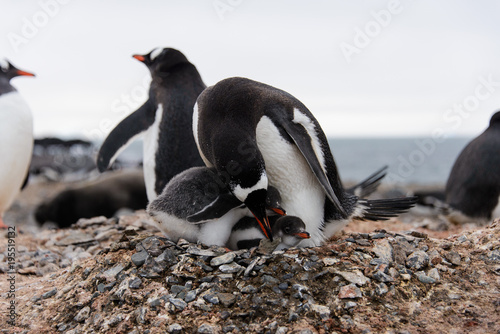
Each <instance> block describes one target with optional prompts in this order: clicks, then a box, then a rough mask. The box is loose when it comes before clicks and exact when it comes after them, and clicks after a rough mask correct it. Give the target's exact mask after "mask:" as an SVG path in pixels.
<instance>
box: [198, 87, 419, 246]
mask: <svg viewBox="0 0 500 334" xmlns="http://www.w3.org/2000/svg"><path fill="white" fill-rule="evenodd" d="M193 132H194V135H195V139H196V143H197V145H198V148H199V151H200V154H201V156H202V158H203V160H204V162H205V164H206V165H207V166H209V167H212V166H213V167H214V168H215V169H216V170H217V171H218V173H219V174H223V175H227V176H228V177H229V188H230V190H231V192H232V193H233V194H234V195H235V197H237V198H238V199H239V200H240V201H241V202H243V203H245V205H246V206H247V207H248V208H249V209H250V211H251V212H252V213H253V215H254V216H255V218H256V219H257V221H258V223H259V225H260V227H261V229H262V231H263V232H264V234H265V235H266V236H267V237H268V238H270V239H272V231H271V226H270V223H269V219H268V217H267V214H266V210H265V209H266V208H265V199H266V196H267V188H268V186H269V185H272V186H274V187H275V188H276V189H278V191H279V193H280V194H281V197H282V205H283V208H284V209H285V210H286V211H287V213H288V214H290V215H293V216H297V217H299V218H301V219H302V220H303V221H304V223H305V224H306V230H307V231H308V232H309V233H310V235H311V238H310V239H306V240H303V241H301V243H300V244H299V246H318V245H320V244H321V243H322V242H323V241H325V240H326V239H327V238H329V237H330V236H332V235H333V234H334V233H336V232H337V231H339V230H340V229H341V228H343V227H344V226H345V225H346V224H347V223H348V222H349V220H350V219H352V218H361V219H362V218H365V219H372V220H373V219H387V218H388V217H393V216H396V215H397V214H398V213H401V212H404V211H406V210H408V209H409V208H410V207H411V206H413V205H414V202H415V199H414V198H403V199H389V200H378V201H369V200H358V197H357V196H355V195H353V194H350V193H348V192H347V191H345V189H344V188H343V186H342V183H341V181H340V178H339V175H338V172H337V167H336V165H335V161H334V159H333V155H332V153H331V151H330V147H329V145H328V141H327V139H326V136H325V134H324V133H323V131H322V129H321V127H320V125H319V123H318V121H317V120H316V119H315V118H314V116H313V115H312V114H311V112H310V111H309V110H308V109H307V108H306V107H305V106H304V105H303V104H302V103H301V102H300V101H299V100H297V99H296V98H295V97H293V96H292V95H290V94H288V93H287V92H284V91H282V90H279V89H277V88H274V87H271V86H269V85H266V84H263V83H260V82H256V81H253V80H250V79H246V78H229V79H225V80H222V81H220V82H219V83H217V84H216V85H214V86H212V87H209V88H207V89H206V90H205V91H203V93H202V94H201V95H200V96H199V97H198V100H197V103H196V105H195V107H194V114H193Z"/></svg>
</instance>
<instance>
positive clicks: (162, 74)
mask: <svg viewBox="0 0 500 334" xmlns="http://www.w3.org/2000/svg"><path fill="white" fill-rule="evenodd" d="M133 57H134V58H135V59H137V60H139V61H141V62H143V63H144V64H145V65H146V66H147V67H148V69H149V71H150V72H151V77H152V81H151V86H150V89H149V99H148V100H147V101H146V102H145V103H144V104H143V105H142V106H141V107H140V108H139V109H137V110H136V111H134V112H133V113H132V114H131V115H129V116H128V117H127V118H125V119H124V120H123V121H122V122H120V123H119V124H118V125H117V126H116V127H115V128H114V129H113V130H112V131H111V133H110V134H109V135H108V137H107V138H106V139H105V141H104V143H103V144H102V146H101V149H100V151H99V154H98V156H97V166H98V169H99V171H101V172H102V171H104V170H106V169H107V168H108V167H109V165H110V164H111V163H112V162H113V161H114V160H115V158H116V157H117V156H118V154H119V153H120V152H121V151H122V150H123V149H124V148H125V147H126V146H127V144H128V143H130V142H131V141H132V140H133V139H134V138H135V137H136V136H137V135H139V134H141V133H143V132H145V137H144V157H143V165H144V179H145V181H146V189H147V194H148V199H149V200H150V201H152V200H154V199H155V198H156V197H157V196H158V195H159V194H160V193H161V191H162V190H163V188H164V187H165V185H166V184H167V182H168V181H169V180H170V179H171V178H172V177H174V176H175V175H177V174H179V173H180V172H182V171H184V170H185V169H188V168H190V167H193V166H202V165H203V161H202V160H201V158H200V156H199V153H198V150H197V149H196V145H195V143H194V138H193V134H192V132H191V122H192V115H193V106H194V103H195V101H196V98H197V97H198V95H199V94H200V93H201V92H202V91H203V89H205V84H204V83H203V81H202V80H201V77H200V74H199V73H198V71H197V70H196V67H195V66H194V65H193V64H191V63H190V62H189V61H188V60H187V58H186V57H185V56H184V55H183V54H182V53H181V52H180V51H178V50H175V49H171V48H164V49H161V48H157V49H154V50H153V51H151V52H150V53H148V54H145V55H134V56H133Z"/></svg>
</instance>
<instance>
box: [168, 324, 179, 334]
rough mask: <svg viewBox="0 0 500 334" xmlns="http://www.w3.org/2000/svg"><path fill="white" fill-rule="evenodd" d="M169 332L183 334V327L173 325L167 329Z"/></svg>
mask: <svg viewBox="0 0 500 334" xmlns="http://www.w3.org/2000/svg"><path fill="white" fill-rule="evenodd" d="M167 332H169V333H171V334H181V333H182V326H181V325H179V324H177V323H176V324H172V325H170V326H168V327H167Z"/></svg>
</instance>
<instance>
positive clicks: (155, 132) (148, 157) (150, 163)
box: [143, 103, 163, 202]
mask: <svg viewBox="0 0 500 334" xmlns="http://www.w3.org/2000/svg"><path fill="white" fill-rule="evenodd" d="M162 117H163V105H162V104H161V103H160V104H158V109H156V115H155V121H154V122H153V125H151V126H150V127H149V129H148V130H147V131H146V133H145V134H144V143H143V151H144V153H143V156H144V157H143V164H144V167H143V169H144V181H145V183H146V193H147V195H148V200H149V201H150V202H151V201H153V200H154V199H155V198H156V197H158V195H159V194H157V193H156V191H155V184H156V172H155V168H156V157H157V154H156V152H157V151H158V139H159V136H160V124H161V119H162Z"/></svg>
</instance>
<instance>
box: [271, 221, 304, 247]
mask: <svg viewBox="0 0 500 334" xmlns="http://www.w3.org/2000/svg"><path fill="white" fill-rule="evenodd" d="M273 233H274V234H275V235H276V236H278V237H280V238H281V242H282V243H284V244H286V245H287V246H290V247H293V246H296V245H297V244H298V243H299V242H300V241H302V239H309V238H310V237H311V235H310V234H309V232H307V231H306V224H304V221H303V220H302V219H300V218H299V217H295V216H283V217H280V218H278V219H277V220H276V222H275V223H274V226H273Z"/></svg>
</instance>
